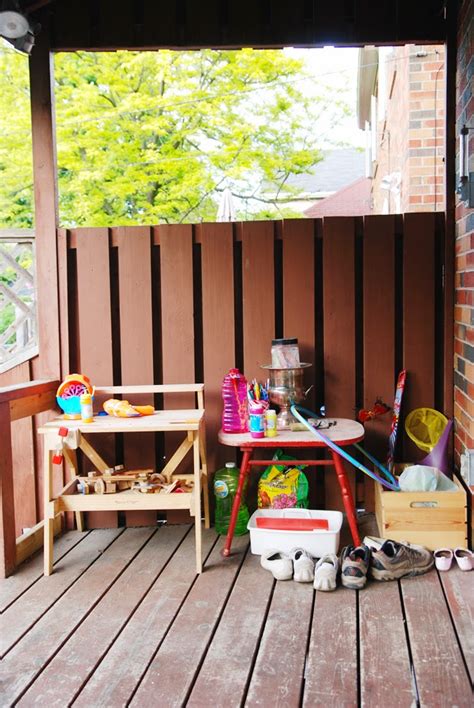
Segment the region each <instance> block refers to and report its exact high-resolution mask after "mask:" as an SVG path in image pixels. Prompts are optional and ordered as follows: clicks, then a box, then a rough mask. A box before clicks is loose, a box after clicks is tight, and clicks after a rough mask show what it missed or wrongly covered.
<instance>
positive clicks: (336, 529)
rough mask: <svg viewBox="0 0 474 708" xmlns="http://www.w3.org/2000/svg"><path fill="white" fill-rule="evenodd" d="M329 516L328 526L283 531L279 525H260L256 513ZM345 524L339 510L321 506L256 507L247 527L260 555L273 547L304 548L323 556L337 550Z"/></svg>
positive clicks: (315, 555) (253, 545)
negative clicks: (318, 507)
mask: <svg viewBox="0 0 474 708" xmlns="http://www.w3.org/2000/svg"><path fill="white" fill-rule="evenodd" d="M258 516H266V517H275V518H280V519H281V518H285V519H294V518H303V519H327V521H328V526H329V528H328V530H323V529H312V530H310V531H280V530H276V529H264V528H257V521H256V519H257V517H258ZM341 526H342V513H341V512H340V511H324V510H318V509H257V511H255V512H254V513H253V514H252V516H251V517H250V519H249V522H248V524H247V528H248V530H249V531H250V548H251V551H252V553H255V554H256V555H261V554H262V553H263V551H265V550H267V549H269V548H274V549H276V550H278V551H281V552H283V553H288V552H289V551H291V550H292V548H296V547H298V548H304V549H305V551H307V552H308V553H311V555H312V556H314V557H315V558H321V556H323V555H324V554H325V553H337V551H338V549H339V534H340V532H341Z"/></svg>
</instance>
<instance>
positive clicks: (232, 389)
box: [222, 369, 249, 433]
mask: <svg viewBox="0 0 474 708" xmlns="http://www.w3.org/2000/svg"><path fill="white" fill-rule="evenodd" d="M222 401H223V404H224V407H223V410H222V430H223V431H224V433H246V432H247V431H248V429H249V426H248V419H249V414H248V404H247V379H246V378H245V376H244V375H243V374H241V373H240V371H239V370H238V369H230V371H229V373H228V374H226V375H225V377H224V381H223V382H222Z"/></svg>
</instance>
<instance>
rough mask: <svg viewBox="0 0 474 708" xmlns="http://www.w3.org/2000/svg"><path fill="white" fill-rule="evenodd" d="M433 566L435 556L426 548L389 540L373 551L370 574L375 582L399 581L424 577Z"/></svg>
mask: <svg viewBox="0 0 474 708" xmlns="http://www.w3.org/2000/svg"><path fill="white" fill-rule="evenodd" d="M433 566H434V558H433V554H432V553H431V551H429V550H428V549H427V548H425V547H424V546H416V545H415V544H412V543H397V542H396V541H391V540H387V541H384V543H383V545H382V546H381V547H380V549H379V550H373V551H372V559H371V563H370V571H369V572H370V576H371V577H372V578H374V580H397V579H398V578H407V577H411V576H415V575H423V574H424V573H427V572H428V571H429V570H431V568H432V567H433Z"/></svg>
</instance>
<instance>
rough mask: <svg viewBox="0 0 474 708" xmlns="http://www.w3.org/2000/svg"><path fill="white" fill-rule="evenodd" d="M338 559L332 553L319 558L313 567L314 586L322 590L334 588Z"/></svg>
mask: <svg viewBox="0 0 474 708" xmlns="http://www.w3.org/2000/svg"><path fill="white" fill-rule="evenodd" d="M338 568H339V561H338V559H337V556H335V555H334V553H327V554H326V555H325V556H323V557H322V558H320V559H319V560H318V562H317V563H316V565H315V567H314V583H313V585H314V588H315V590H322V591H323V592H331V591H332V590H335V589H336V584H337V583H336V578H337V570H338Z"/></svg>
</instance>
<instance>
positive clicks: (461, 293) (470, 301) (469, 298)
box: [456, 290, 474, 306]
mask: <svg viewBox="0 0 474 708" xmlns="http://www.w3.org/2000/svg"><path fill="white" fill-rule="evenodd" d="M456 302H457V303H458V304H459V305H471V306H472V305H474V290H457V291H456Z"/></svg>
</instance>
